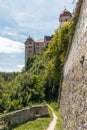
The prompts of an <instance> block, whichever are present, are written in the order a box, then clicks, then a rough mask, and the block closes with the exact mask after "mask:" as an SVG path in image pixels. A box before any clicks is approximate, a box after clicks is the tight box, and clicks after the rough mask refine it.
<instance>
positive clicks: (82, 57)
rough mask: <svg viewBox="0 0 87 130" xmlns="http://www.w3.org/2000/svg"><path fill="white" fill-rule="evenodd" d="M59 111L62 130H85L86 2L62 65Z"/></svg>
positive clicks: (86, 93)
mask: <svg viewBox="0 0 87 130" xmlns="http://www.w3.org/2000/svg"><path fill="white" fill-rule="evenodd" d="M60 110H61V113H62V118H63V130H87V0H83V3H82V6H81V11H80V16H79V20H78V22H77V25H76V31H75V34H74V37H73V40H72V46H71V49H70V52H69V55H68V58H67V61H66V63H65V65H64V70H63V83H62V92H61V100H60Z"/></svg>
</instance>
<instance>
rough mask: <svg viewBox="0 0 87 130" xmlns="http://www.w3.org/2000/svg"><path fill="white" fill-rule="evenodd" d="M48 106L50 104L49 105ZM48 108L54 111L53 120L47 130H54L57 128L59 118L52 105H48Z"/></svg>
mask: <svg viewBox="0 0 87 130" xmlns="http://www.w3.org/2000/svg"><path fill="white" fill-rule="evenodd" d="M47 105H48V104H47ZM48 107H49V108H50V110H51V111H52V114H53V120H52V121H51V123H50V125H49V127H48V128H47V130H54V128H55V126H56V123H57V116H56V114H55V113H54V111H53V109H52V107H51V106H50V105H48Z"/></svg>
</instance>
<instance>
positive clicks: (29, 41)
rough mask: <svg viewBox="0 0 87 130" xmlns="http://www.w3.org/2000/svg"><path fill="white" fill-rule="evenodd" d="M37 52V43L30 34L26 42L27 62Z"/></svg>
mask: <svg viewBox="0 0 87 130" xmlns="http://www.w3.org/2000/svg"><path fill="white" fill-rule="evenodd" d="M34 52H35V43H34V41H33V39H32V38H31V37H30V36H29V37H28V38H27V39H26V42H25V64H26V63H27V60H28V58H29V57H30V56H32V55H33V54H34Z"/></svg>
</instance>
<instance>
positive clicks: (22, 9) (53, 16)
mask: <svg viewBox="0 0 87 130" xmlns="http://www.w3.org/2000/svg"><path fill="white" fill-rule="evenodd" d="M65 7H66V8H67V9H68V10H69V11H71V12H73V10H74V8H75V3H74V4H73V0H0V71H1V72H13V71H15V72H16V71H21V69H22V68H23V66H24V64H25V58H24V57H25V47H24V42H25V40H26V38H27V37H28V36H29V35H30V36H31V37H32V38H33V39H34V40H38V39H41V38H43V37H44V35H48V36H50V35H52V34H53V33H54V31H55V29H56V28H57V27H58V26H59V15H60V13H61V12H62V11H63V10H64V8H65Z"/></svg>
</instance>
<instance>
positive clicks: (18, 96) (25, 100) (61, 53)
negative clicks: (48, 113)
mask: <svg viewBox="0 0 87 130" xmlns="http://www.w3.org/2000/svg"><path fill="white" fill-rule="evenodd" d="M71 32H72V22H70V23H68V24H65V25H64V26H62V27H61V28H59V29H57V30H56V31H55V34H54V36H53V38H52V40H51V42H50V43H49V45H48V47H47V48H45V49H44V50H43V51H42V52H41V53H40V54H39V55H33V56H32V57H31V58H29V59H28V62H27V64H26V66H25V71H24V72H22V73H19V74H17V75H16V76H15V75H14V76H11V75H8V76H3V75H0V76H1V78H0V84H1V87H0V112H8V111H13V110H16V109H20V108H22V107H25V106H28V105H30V104H31V103H32V102H42V100H47V101H51V100H55V99H56V100H57V96H58V88H59V82H60V77H61V71H62V68H63V65H64V62H65V57H66V52H67V47H68V44H69V38H70V36H71ZM8 77H9V78H8ZM5 80H6V82H5V83H4V81H5ZM2 86H3V87H2Z"/></svg>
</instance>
